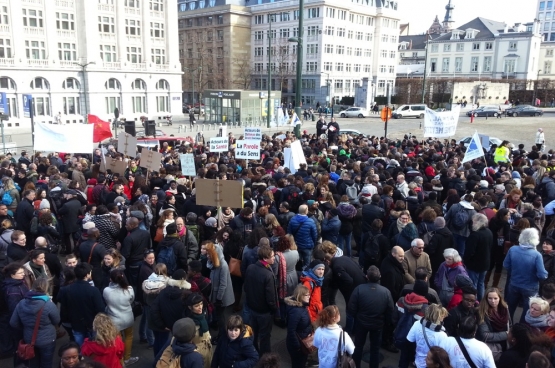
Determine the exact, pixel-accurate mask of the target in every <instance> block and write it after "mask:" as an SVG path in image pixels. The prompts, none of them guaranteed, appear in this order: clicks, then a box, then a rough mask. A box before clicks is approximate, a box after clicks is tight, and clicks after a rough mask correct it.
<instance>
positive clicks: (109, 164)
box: [100, 156, 127, 175]
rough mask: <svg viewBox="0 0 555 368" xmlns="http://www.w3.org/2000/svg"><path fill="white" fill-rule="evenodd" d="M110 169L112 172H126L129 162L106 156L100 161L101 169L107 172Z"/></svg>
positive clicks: (121, 173)
mask: <svg viewBox="0 0 555 368" xmlns="http://www.w3.org/2000/svg"><path fill="white" fill-rule="evenodd" d="M107 170H110V171H111V172H112V174H120V175H123V174H125V170H127V162H125V161H120V160H116V159H114V158H111V157H109V156H108V157H105V159H104V160H102V161H101V162H100V171H102V172H106V171H107Z"/></svg>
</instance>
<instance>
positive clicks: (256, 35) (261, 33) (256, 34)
mask: <svg viewBox="0 0 555 368" xmlns="http://www.w3.org/2000/svg"><path fill="white" fill-rule="evenodd" d="M254 39H255V40H263V39H264V31H256V32H254Z"/></svg>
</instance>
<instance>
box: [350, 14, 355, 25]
mask: <svg viewBox="0 0 555 368" xmlns="http://www.w3.org/2000/svg"><path fill="white" fill-rule="evenodd" d="M349 22H351V23H354V22H355V15H354V14H352V13H351V14H349Z"/></svg>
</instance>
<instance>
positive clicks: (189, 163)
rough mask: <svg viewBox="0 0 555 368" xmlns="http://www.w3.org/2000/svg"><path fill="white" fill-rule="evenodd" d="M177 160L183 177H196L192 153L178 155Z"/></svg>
mask: <svg viewBox="0 0 555 368" xmlns="http://www.w3.org/2000/svg"><path fill="white" fill-rule="evenodd" d="M179 160H180V161H181V172H182V173H183V175H187V176H195V175H197V170H196V168H195V157H194V156H193V154H192V153H186V154H182V155H179Z"/></svg>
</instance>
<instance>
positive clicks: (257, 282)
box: [244, 262, 278, 313]
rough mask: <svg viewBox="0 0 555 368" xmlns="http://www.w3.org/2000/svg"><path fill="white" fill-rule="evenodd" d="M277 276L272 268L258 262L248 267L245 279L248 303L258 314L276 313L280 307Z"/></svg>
mask: <svg viewBox="0 0 555 368" xmlns="http://www.w3.org/2000/svg"><path fill="white" fill-rule="evenodd" d="M276 285H277V283H276V276H275V274H274V272H273V271H272V269H271V268H266V267H264V265H262V263H260V262H256V263H254V264H251V265H250V266H249V267H247V272H245V277H244V289H245V293H246V294H247V295H246V303H247V305H248V306H249V308H250V309H252V310H253V311H255V312H257V313H275V311H276V310H277V307H278V304H277V303H278V298H277V289H276Z"/></svg>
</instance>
